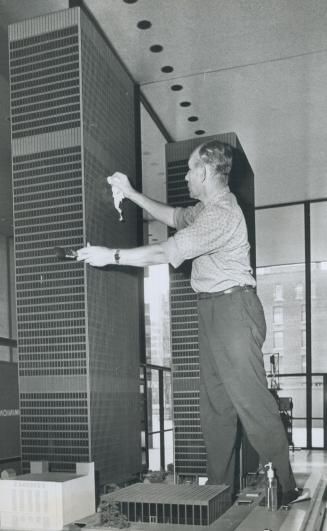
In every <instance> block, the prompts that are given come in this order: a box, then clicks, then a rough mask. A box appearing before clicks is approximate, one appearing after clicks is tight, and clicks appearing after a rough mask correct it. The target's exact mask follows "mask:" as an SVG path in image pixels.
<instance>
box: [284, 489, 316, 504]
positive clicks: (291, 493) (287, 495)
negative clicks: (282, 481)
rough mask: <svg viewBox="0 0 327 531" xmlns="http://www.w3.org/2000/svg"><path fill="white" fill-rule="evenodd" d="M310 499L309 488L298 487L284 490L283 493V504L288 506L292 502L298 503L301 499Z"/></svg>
mask: <svg viewBox="0 0 327 531" xmlns="http://www.w3.org/2000/svg"><path fill="white" fill-rule="evenodd" d="M309 499H310V492H309V490H307V489H306V490H303V489H299V488H298V487H296V488H295V489H292V490H288V491H287V492H283V494H282V500H281V505H283V506H287V505H290V504H292V503H298V502H301V501H305V500H309Z"/></svg>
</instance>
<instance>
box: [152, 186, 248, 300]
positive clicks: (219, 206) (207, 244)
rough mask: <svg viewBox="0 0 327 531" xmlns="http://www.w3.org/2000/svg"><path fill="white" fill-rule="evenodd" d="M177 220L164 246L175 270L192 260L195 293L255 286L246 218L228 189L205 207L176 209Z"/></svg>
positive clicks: (197, 205) (213, 198)
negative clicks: (185, 261) (174, 230)
mask: <svg viewBox="0 0 327 531" xmlns="http://www.w3.org/2000/svg"><path fill="white" fill-rule="evenodd" d="M174 216H175V225H176V228H177V232H176V233H175V235H174V236H172V237H170V238H168V240H167V242H165V243H163V244H162V245H163V246H164V249H165V252H166V254H167V256H168V259H169V263H171V264H172V265H173V266H174V267H178V266H179V265H180V264H181V263H182V262H184V260H187V259H192V260H193V262H192V274H191V285H192V288H193V289H194V291H196V292H216V291H222V290H225V289H228V288H230V287H232V286H237V285H245V284H247V285H251V286H255V280H254V278H253V276H252V269H251V266H250V245H249V242H248V233H247V227H246V223H245V219H244V215H243V212H242V210H241V208H240V207H239V205H238V203H237V201H236V197H235V196H234V194H232V193H231V192H230V190H229V187H228V186H226V187H225V188H224V189H223V190H222V191H220V192H219V193H217V194H215V195H214V196H213V197H212V198H211V199H210V201H209V202H207V203H205V204H204V203H202V202H199V203H197V204H196V205H195V206H191V207H187V208H181V207H177V208H176V209H175V212H174Z"/></svg>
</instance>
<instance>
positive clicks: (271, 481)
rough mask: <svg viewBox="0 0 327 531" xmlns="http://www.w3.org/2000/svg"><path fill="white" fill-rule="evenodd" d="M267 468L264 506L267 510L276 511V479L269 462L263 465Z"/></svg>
mask: <svg viewBox="0 0 327 531" xmlns="http://www.w3.org/2000/svg"><path fill="white" fill-rule="evenodd" d="M265 468H267V481H266V507H267V509H268V511H277V509H278V503H277V479H276V477H275V473H274V470H273V467H272V463H271V462H269V463H268V464H267V465H265Z"/></svg>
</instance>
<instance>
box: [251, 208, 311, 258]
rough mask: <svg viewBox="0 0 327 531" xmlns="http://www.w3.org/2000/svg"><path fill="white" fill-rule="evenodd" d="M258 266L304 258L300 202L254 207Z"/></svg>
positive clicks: (302, 221)
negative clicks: (255, 209)
mask: <svg viewBox="0 0 327 531" xmlns="http://www.w3.org/2000/svg"><path fill="white" fill-rule="evenodd" d="M255 218H256V251H257V253H256V254H257V256H256V260H257V266H258V267H265V266H272V265H281V264H298V263H302V262H303V261H304V209H303V205H295V206H288V207H279V208H267V209H263V210H257V211H256V215H255Z"/></svg>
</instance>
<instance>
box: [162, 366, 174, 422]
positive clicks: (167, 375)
mask: <svg viewBox="0 0 327 531" xmlns="http://www.w3.org/2000/svg"><path fill="white" fill-rule="evenodd" d="M163 382H164V411H165V417H164V428H165V430H170V429H171V428H172V427H173V420H172V393H171V372H170V371H164V372H163Z"/></svg>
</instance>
